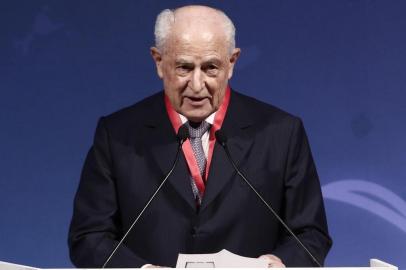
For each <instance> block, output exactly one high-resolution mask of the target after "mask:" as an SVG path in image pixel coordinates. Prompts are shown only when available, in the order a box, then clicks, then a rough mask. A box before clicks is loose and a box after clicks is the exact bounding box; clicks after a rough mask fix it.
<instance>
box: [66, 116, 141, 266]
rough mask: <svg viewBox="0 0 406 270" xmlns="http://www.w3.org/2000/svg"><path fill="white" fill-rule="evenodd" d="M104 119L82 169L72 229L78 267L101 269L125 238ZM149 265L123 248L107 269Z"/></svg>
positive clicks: (72, 251)
mask: <svg viewBox="0 0 406 270" xmlns="http://www.w3.org/2000/svg"><path fill="white" fill-rule="evenodd" d="M104 122H105V120H104V119H103V118H101V119H100V121H99V123H98V126H97V129H96V134H95V138H94V143H93V146H92V147H91V149H90V151H89V153H88V155H87V157H86V161H85V164H84V167H83V170H82V174H81V179H80V183H79V188H78V190H77V193H76V196H75V200H74V210H73V217H72V221H71V224H70V230H69V238H68V244H69V251H70V258H71V260H72V262H73V264H74V265H75V266H76V267H80V268H100V267H101V266H102V265H103V264H104V262H105V260H106V259H107V258H108V256H109V255H110V253H111V252H112V251H113V249H114V248H115V247H116V245H117V244H118V241H119V240H120V238H121V237H122V235H123V231H122V227H121V226H120V220H119V218H118V212H119V211H120V209H119V208H118V203H117V195H116V189H115V178H114V170H113V160H112V158H111V154H110V149H109V147H110V138H109V134H108V131H107V129H106V127H105V123H104ZM146 263H147V262H146V261H145V260H143V259H142V258H140V257H139V256H137V255H136V254H134V253H133V252H132V251H131V250H130V249H129V248H128V247H126V245H125V241H124V243H123V245H122V246H121V247H120V248H119V249H118V250H117V252H116V254H115V255H114V256H113V258H112V259H111V260H110V262H109V264H108V265H107V267H110V268H112V267H122V268H125V267H141V266H142V265H144V264H146Z"/></svg>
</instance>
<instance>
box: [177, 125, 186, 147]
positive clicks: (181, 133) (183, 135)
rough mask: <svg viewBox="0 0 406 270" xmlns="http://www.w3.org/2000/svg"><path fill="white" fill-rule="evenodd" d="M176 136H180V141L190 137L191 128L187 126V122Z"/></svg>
mask: <svg viewBox="0 0 406 270" xmlns="http://www.w3.org/2000/svg"><path fill="white" fill-rule="evenodd" d="M176 137H177V138H178V140H179V142H181V143H183V142H184V141H186V140H187V138H189V129H188V128H187V126H186V125H185V124H183V125H182V126H181V127H180V128H179V130H178V134H176Z"/></svg>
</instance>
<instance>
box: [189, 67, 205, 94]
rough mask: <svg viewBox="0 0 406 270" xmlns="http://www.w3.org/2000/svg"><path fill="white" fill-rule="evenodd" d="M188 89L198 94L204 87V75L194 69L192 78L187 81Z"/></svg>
mask: <svg viewBox="0 0 406 270" xmlns="http://www.w3.org/2000/svg"><path fill="white" fill-rule="evenodd" d="M189 87H190V88H192V90H193V92H196V93H197V92H200V91H201V90H202V89H203V87H204V74H203V72H202V71H201V70H200V69H195V70H194V71H193V74H192V77H191V78H190V81H189Z"/></svg>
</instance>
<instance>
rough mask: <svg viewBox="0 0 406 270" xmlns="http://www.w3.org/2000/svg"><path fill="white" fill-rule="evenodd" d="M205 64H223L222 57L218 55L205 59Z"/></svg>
mask: <svg viewBox="0 0 406 270" xmlns="http://www.w3.org/2000/svg"><path fill="white" fill-rule="evenodd" d="M203 64H206V65H207V64H215V65H220V64H221V60H220V59H218V58H216V57H213V58H209V59H205V60H204V61H203Z"/></svg>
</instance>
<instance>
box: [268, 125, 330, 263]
mask: <svg viewBox="0 0 406 270" xmlns="http://www.w3.org/2000/svg"><path fill="white" fill-rule="evenodd" d="M284 176H285V177H284V188H285V195H284V206H283V209H282V212H281V214H282V218H283V219H284V221H285V222H286V223H287V225H288V226H289V227H290V228H291V229H292V231H293V232H294V233H295V234H296V235H297V237H298V238H299V239H300V240H301V241H302V242H303V244H304V245H305V246H306V247H307V249H308V250H309V251H310V252H311V253H312V254H313V256H314V257H315V258H316V259H317V260H318V261H319V262H320V263H321V264H323V263H324V259H325V257H326V256H327V253H328V251H329V249H330V247H331V245H332V240H331V238H330V236H329V234H328V228H327V221H326V215H325V210H324V204H323V198H322V194H321V188H320V182H319V178H318V175H317V172H316V167H315V164H314V161H313V158H312V154H311V151H310V147H309V143H308V140H307V136H306V133H305V130H304V127H303V124H302V122H301V121H300V120H299V119H295V121H294V123H293V125H292V128H291V135H290V143H289V150H288V158H287V161H286V167H285V173H284ZM281 234H282V235H283V236H282V237H281V241H280V243H279V245H278V246H277V248H276V249H275V250H274V251H273V252H272V253H273V254H275V255H276V256H278V257H279V258H281V259H282V261H283V262H284V263H285V265H286V266H288V267H305V266H317V264H316V263H315V262H314V261H313V260H312V259H311V257H310V256H309V255H308V254H307V253H306V252H305V251H304V250H303V248H302V247H301V246H299V243H297V241H296V240H295V239H294V238H293V237H292V236H291V235H290V234H289V233H288V232H287V231H286V230H285V229H283V230H282V232H281Z"/></svg>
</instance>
